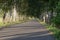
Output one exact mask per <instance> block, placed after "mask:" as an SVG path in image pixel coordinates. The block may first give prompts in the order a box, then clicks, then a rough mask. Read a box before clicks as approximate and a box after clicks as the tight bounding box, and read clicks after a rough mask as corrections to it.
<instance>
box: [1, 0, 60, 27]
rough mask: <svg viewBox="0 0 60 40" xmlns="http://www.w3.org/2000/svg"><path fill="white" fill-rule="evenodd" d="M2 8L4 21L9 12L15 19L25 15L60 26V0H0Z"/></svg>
mask: <svg viewBox="0 0 60 40" xmlns="http://www.w3.org/2000/svg"><path fill="white" fill-rule="evenodd" d="M0 10H1V12H2V13H0V14H3V15H2V16H3V21H4V20H5V18H6V15H7V14H9V19H11V17H12V19H14V20H15V19H16V18H18V19H19V17H21V15H23V17H35V18H38V19H40V20H41V21H44V22H46V23H47V24H50V25H51V24H53V25H54V26H57V27H60V0H0ZM13 11H14V12H15V14H13ZM23 19H24V18H23Z"/></svg>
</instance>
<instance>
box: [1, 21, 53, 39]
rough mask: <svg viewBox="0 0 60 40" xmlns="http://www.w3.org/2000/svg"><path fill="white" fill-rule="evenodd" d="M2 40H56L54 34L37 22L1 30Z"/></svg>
mask: <svg viewBox="0 0 60 40" xmlns="http://www.w3.org/2000/svg"><path fill="white" fill-rule="evenodd" d="M0 40H54V37H53V35H52V33H51V32H50V31H49V30H47V29H46V27H44V26H42V25H41V24H40V23H39V22H37V21H36V20H32V21H29V22H25V23H22V24H16V25H11V26H9V27H7V28H4V29H1V30H0Z"/></svg>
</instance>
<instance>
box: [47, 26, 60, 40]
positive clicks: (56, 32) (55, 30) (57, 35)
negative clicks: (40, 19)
mask: <svg viewBox="0 0 60 40" xmlns="http://www.w3.org/2000/svg"><path fill="white" fill-rule="evenodd" d="M47 29H48V30H50V31H51V32H53V35H54V37H55V38H56V40H60V29H58V28H56V27H53V26H52V25H48V26H47Z"/></svg>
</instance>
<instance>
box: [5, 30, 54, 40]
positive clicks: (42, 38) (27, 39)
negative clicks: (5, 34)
mask: <svg viewBox="0 0 60 40" xmlns="http://www.w3.org/2000/svg"><path fill="white" fill-rule="evenodd" d="M13 36H14V37H13ZM5 40H54V37H53V35H52V34H50V33H48V32H46V31H45V32H32V33H24V34H15V35H12V36H10V38H7V39H5Z"/></svg>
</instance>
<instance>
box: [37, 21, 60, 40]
mask: <svg viewBox="0 0 60 40" xmlns="http://www.w3.org/2000/svg"><path fill="white" fill-rule="evenodd" d="M38 21H39V20H38ZM39 22H40V24H42V25H44V26H46V28H47V29H48V30H50V31H51V32H52V33H53V35H54V37H55V39H56V40H60V29H58V28H56V27H54V26H52V25H47V24H46V23H44V22H41V21H39Z"/></svg>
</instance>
